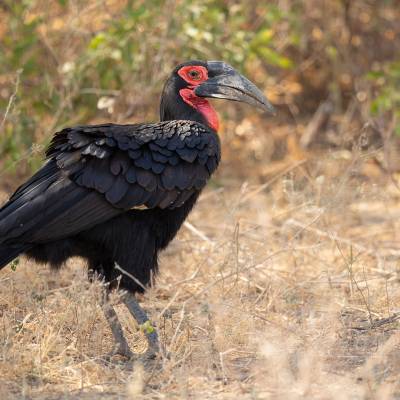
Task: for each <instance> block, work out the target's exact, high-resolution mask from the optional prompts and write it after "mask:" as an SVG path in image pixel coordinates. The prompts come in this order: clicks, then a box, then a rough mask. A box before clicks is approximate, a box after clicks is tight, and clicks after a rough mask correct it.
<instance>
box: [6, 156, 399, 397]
mask: <svg viewBox="0 0 400 400" xmlns="http://www.w3.org/2000/svg"><path fill="white" fill-rule="evenodd" d="M223 167H224V166H222V168H223ZM370 167H371V168H372V164H370V161H369V157H368V156H367V155H361V154H359V152H357V151H355V152H354V154H351V153H350V152H346V153H343V152H338V153H330V154H324V155H321V156H320V157H318V158H316V159H314V160H308V161H306V162H297V163H293V164H288V165H287V168H286V170H284V171H283V172H281V173H280V174H275V175H274V177H273V178H274V179H272V180H271V183H269V184H268V183H267V184H265V185H263V186H260V185H252V184H250V183H243V182H238V181H228V180H225V181H226V182H228V183H226V184H225V185H224V186H223V188H218V189H215V188H213V187H212V186H210V188H209V189H208V190H207V191H205V193H204V194H203V196H202V197H201V199H200V201H199V203H198V205H197V207H196V209H195V211H194V212H193V213H192V214H191V215H190V218H189V220H188V224H186V225H185V226H184V227H183V228H182V230H181V232H180V233H179V235H178V237H177V238H176V240H175V241H174V242H173V244H172V245H171V246H170V247H169V248H168V249H167V251H166V252H165V253H163V255H162V257H161V260H160V264H161V272H160V275H159V277H158V279H157V284H156V286H155V287H154V288H153V289H151V290H149V291H148V292H147V294H146V295H145V296H144V297H143V298H142V305H143V306H144V307H145V308H146V309H147V310H148V311H149V312H150V314H151V315H152V318H153V320H154V322H155V323H156V325H157V327H158V330H159V332H160V337H161V340H162V343H163V346H164V349H165V351H164V353H163V354H162V355H161V357H160V360H159V362H158V364H157V365H155V366H154V370H144V369H143V367H142V366H141V365H138V364H133V363H132V362H124V361H123V360H121V359H113V360H112V361H111V362H110V361H106V360H105V358H104V357H105V355H106V354H107V352H108V351H110V350H111V347H112V343H113V341H112V337H111V332H110V331H109V329H108V326H107V323H106V321H105V320H104V318H103V315H102V312H101V309H100V306H99V297H100V292H101V284H100V283H94V284H89V283H88V282H87V280H86V272H85V269H84V268H82V262H81V261H80V260H77V259H74V260H71V261H70V262H69V263H68V265H67V266H66V268H64V269H63V270H62V271H61V272H60V273H54V272H50V271H49V270H48V268H47V267H45V266H39V265H35V264H34V263H32V262H30V261H26V260H21V262H20V263H19V264H18V265H17V266H16V267H15V268H14V269H15V270H13V269H12V268H11V267H10V266H9V267H7V268H5V269H4V270H3V271H1V273H0V324H1V325H0V326H1V329H0V398H2V399H13V398H18V399H19V398H29V399H30V398H33V399H75V398H76V399H102V398H105V399H106V398H107V399H121V398H123V399H124V398H127V399H141V398H143V399H184V398H190V399H211V398H212V399H231V398H238V399H269V398H271V399H300V398H307V399H392V398H398V397H399V396H400V331H399V319H398V318H399V317H400V308H399V304H400V289H399V287H400V282H399V278H400V270H399V258H400V245H399V243H400V241H399V239H400V237H399V235H400V234H399V232H400V229H399V228H400V222H399V221H400V218H399V216H400V208H399V198H400V190H399V188H398V187H397V186H396V184H395V182H394V181H393V180H391V179H388V178H387V179H386V178H385V177H384V176H383V175H382V176H380V177H379V178H378V179H374V180H373V179H371V178H370V177H369V174H368V173H366V172H365V171H368V168H370ZM249 175H250V173H249ZM222 181H224V180H222ZM114 300H115V299H114ZM119 311H120V314H121V316H126V315H127V314H126V313H125V312H124V310H123V308H122V307H121V309H120V310H119ZM126 329H127V333H128V336H129V341H130V344H131V345H132V347H133V348H134V349H136V350H137V351H141V350H142V349H143V347H144V345H145V344H144V341H143V337H142V336H141V334H140V333H138V332H137V329H136V328H135V326H134V325H133V323H132V321H130V320H127V321H126ZM167 354H168V355H167Z"/></svg>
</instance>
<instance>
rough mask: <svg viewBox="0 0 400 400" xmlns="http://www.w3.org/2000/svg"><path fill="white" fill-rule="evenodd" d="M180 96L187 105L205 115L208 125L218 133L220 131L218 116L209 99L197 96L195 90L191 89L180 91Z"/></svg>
mask: <svg viewBox="0 0 400 400" xmlns="http://www.w3.org/2000/svg"><path fill="white" fill-rule="evenodd" d="M179 94H180V95H181V97H182V99H183V101H184V102H185V103H187V104H189V105H190V106H191V107H193V108H194V109H195V110H197V111H198V112H199V113H200V114H201V115H203V117H204V118H205V120H206V121H207V124H208V125H209V126H210V127H211V128H212V129H214V130H215V131H216V132H218V129H219V120H218V115H217V112H216V111H215V110H214V108H213V107H212V106H211V104H210V103H209V102H208V100H207V99H205V98H204V97H199V96H196V95H195V94H194V89H189V88H185V89H181V90H180V91H179Z"/></svg>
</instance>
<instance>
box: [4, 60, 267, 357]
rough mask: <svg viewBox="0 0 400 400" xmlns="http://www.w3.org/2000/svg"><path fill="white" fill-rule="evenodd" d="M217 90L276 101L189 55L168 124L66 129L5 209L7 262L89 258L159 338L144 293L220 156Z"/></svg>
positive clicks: (175, 77) (164, 109)
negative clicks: (141, 301) (141, 300)
mask: <svg viewBox="0 0 400 400" xmlns="http://www.w3.org/2000/svg"><path fill="white" fill-rule="evenodd" d="M207 98H220V99H227V100H234V101H240V102H245V103H248V104H251V105H253V106H256V107H259V108H261V109H263V110H264V111H269V112H272V111H273V107H272V106H271V104H270V103H269V102H268V100H267V99H266V98H265V96H264V95H263V94H262V93H261V91H260V90H259V89H257V87H256V86H255V85H254V84H253V83H251V82H250V81H249V80H248V79H246V78H245V77H244V76H242V75H240V74H239V73H238V72H236V71H235V70H234V69H233V68H232V67H231V66H229V65H228V64H226V63H224V62H221V61H208V62H203V61H189V62H185V63H183V64H181V65H178V66H177V67H176V68H175V69H174V70H173V72H172V74H171V76H170V77H169V79H168V80H167V82H166V84H165V86H164V89H163V92H162V96H161V104H160V120H161V122H158V123H152V124H133V125H116V124H102V125H88V126H77V127H74V128H66V129H63V130H62V131H60V132H57V133H56V134H55V135H54V137H53V139H52V142H51V144H50V146H49V147H48V149H47V151H46V161H45V163H44V165H43V166H42V168H41V169H40V170H39V171H38V172H36V174H34V175H33V176H32V177H31V178H30V179H29V180H28V181H27V182H26V183H24V184H23V185H22V186H20V187H19V188H18V189H17V190H16V192H15V193H14V194H13V195H12V196H11V198H10V199H9V201H8V202H7V203H6V204H5V205H4V206H3V207H2V208H1V209H0V268H2V267H4V266H5V265H6V264H7V263H9V262H10V261H12V260H13V259H14V258H16V257H17V256H18V255H20V254H22V253H23V254H25V255H26V256H28V257H30V258H32V259H34V260H35V261H37V262H41V263H49V264H50V265H51V266H52V267H53V268H59V267H60V266H61V265H62V264H63V263H64V262H65V261H66V260H67V259H68V258H69V257H72V256H81V257H83V258H85V259H86V260H87V262H88V267H89V271H92V272H95V273H97V274H98V275H100V276H102V277H103V278H104V279H105V281H106V282H108V283H109V287H110V288H113V287H119V288H122V289H124V290H125V291H126V292H125V295H124V297H123V299H124V300H123V301H124V302H125V304H126V305H127V307H128V310H129V311H130V312H131V314H132V315H133V316H134V318H135V319H136V320H137V321H138V323H139V324H141V325H143V326H144V327H146V326H147V328H149V329H147V330H146V329H145V332H146V334H147V338H148V340H149V350H148V354H150V355H154V353H155V352H157V351H158V338H157V334H156V332H155V331H154V330H153V329H152V327H151V325H149V324H150V322H149V320H148V318H147V316H146V314H145V312H144V311H143V310H142V309H141V308H140V306H139V305H138V303H137V302H136V300H135V298H134V293H135V292H143V291H144V290H145V288H146V286H147V285H148V284H149V282H150V277H151V274H152V273H155V272H156V271H157V268H158V265H157V255H158V252H159V251H160V250H162V249H164V248H165V247H166V246H167V245H168V243H169V242H170V241H171V240H172V239H173V238H174V236H175V235H176V233H177V231H178V230H179V228H180V226H181V225H182V223H183V221H184V220H185V218H186V217H187V215H188V214H189V212H190V211H191V209H192V208H193V206H194V204H195V203H196V200H197V198H198V197H199V194H200V192H201V190H202V189H203V188H204V186H205V185H206V183H207V180H208V179H209V178H210V176H211V174H212V173H213V172H214V171H215V169H216V168H217V166H218V163H219V161H220V156H221V149H220V141H219V138H218V136H217V131H218V117H217V114H216V112H215V110H214V109H213V108H212V106H211V105H210V103H209V102H208V100H207ZM104 310H105V314H106V317H107V320H108V321H109V323H110V327H111V329H112V332H113V335H114V338H115V340H116V342H117V344H118V346H117V350H118V352H120V353H122V354H125V355H128V356H131V355H132V353H131V352H130V350H129V346H128V344H127V342H126V340H125V338H124V336H123V333H122V328H121V325H120V323H119V321H118V319H117V318H116V314H115V311H114V310H113V308H112V307H111V306H109V305H105V306H104Z"/></svg>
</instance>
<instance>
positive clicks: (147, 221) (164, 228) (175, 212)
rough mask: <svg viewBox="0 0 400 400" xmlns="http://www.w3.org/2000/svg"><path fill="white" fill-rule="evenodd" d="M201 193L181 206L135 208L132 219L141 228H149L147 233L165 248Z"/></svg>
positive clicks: (156, 243) (158, 247) (157, 244)
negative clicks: (172, 207)
mask: <svg viewBox="0 0 400 400" xmlns="http://www.w3.org/2000/svg"><path fill="white" fill-rule="evenodd" d="M198 196H199V193H195V194H193V196H192V197H191V198H189V199H188V200H187V201H186V202H185V203H184V204H183V205H182V206H181V207H177V208H174V209H159V208H155V209H150V210H143V211H141V210H133V211H132V212H131V218H132V221H135V224H136V225H137V223H138V222H139V226H137V228H139V230H147V233H148V234H149V235H151V236H152V237H153V238H154V239H155V245H156V248H157V249H158V250H160V249H163V248H165V247H166V246H167V245H168V244H169V242H170V241H171V240H172V239H173V238H174V237H175V236H176V234H177V233H178V231H179V228H180V227H181V226H182V224H183V222H184V221H185V219H186V217H187V216H188V214H189V212H190V211H191V210H192V208H193V206H194V204H195V203H196V200H197V198H198Z"/></svg>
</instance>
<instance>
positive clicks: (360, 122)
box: [0, 0, 400, 191]
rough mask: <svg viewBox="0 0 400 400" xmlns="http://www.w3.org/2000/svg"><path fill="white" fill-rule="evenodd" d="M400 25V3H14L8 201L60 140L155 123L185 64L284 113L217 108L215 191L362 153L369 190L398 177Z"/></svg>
mask: <svg viewBox="0 0 400 400" xmlns="http://www.w3.org/2000/svg"><path fill="white" fill-rule="evenodd" d="M399 20H400V2H399V1H398V0H375V1H374V0H325V1H324V0H307V1H306V0H271V1H264V2H260V1H255V0H248V1H238V0H205V1H201V2H199V1H194V0H160V1H158V0H152V1H148V0H146V1H145V0H143V1H141V0H130V1H128V0H91V1H83V0H51V1H50V0H20V1H14V0H2V1H1V2H0V21H1V23H0V155H1V160H0V171H1V176H2V179H1V184H2V186H3V189H5V190H7V191H8V190H10V189H11V188H13V187H14V186H15V183H14V182H15V179H14V177H15V175H17V176H18V178H21V179H22V178H24V177H25V176H26V175H27V174H29V173H31V172H32V169H35V168H37V167H38V166H39V164H40V163H41V160H42V155H43V149H44V146H45V145H46V144H48V142H49V140H50V138H51V136H52V133H53V132H55V131H56V130H58V129H61V128H63V127H65V126H69V125H75V124H89V123H100V122H104V121H112V122H119V123H129V122H145V121H154V120H157V119H158V101H159V96H160V91H161V89H162V85H163V82H164V81H165V79H166V77H167V76H168V75H169V73H170V72H171V69H172V68H173V67H174V66H175V65H176V64H177V63H180V62H182V61H185V60H187V59H205V60H210V59H221V60H224V61H226V62H229V63H231V64H232V65H233V66H234V67H236V68H238V69H239V70H240V71H241V72H243V73H245V74H246V75H247V76H248V77H249V78H250V79H251V80H253V81H254V82H256V84H257V85H258V86H259V87H261V88H263V89H264V90H265V93H266V95H267V96H268V98H269V99H270V100H271V102H272V103H273V104H274V105H276V107H277V109H278V115H277V116H276V117H275V118H271V117H270V116H263V115H261V114H259V113H257V112H256V111H254V110H252V109H251V108H250V107H247V106H243V105H241V106H237V105H232V104H226V102H225V103H221V104H218V101H217V102H216V107H217V108H218V110H219V112H220V114H221V119H222V122H223V124H222V129H221V136H222V140H223V152H224V154H223V162H224V164H225V165H229V166H230V167H231V168H224V169H222V170H221V172H220V173H219V174H220V175H218V176H217V178H216V181H218V179H221V177H222V176H224V177H226V178H229V177H230V176H236V177H239V178H246V179H249V180H250V181H254V183H260V182H264V181H265V180H266V179H269V178H270V177H271V176H272V175H273V174H275V173H276V172H277V171H280V170H282V169H284V168H285V167H286V166H287V163H288V162H292V161H293V160H304V159H312V158H313V157H322V154H326V151H329V152H334V154H335V159H338V160H340V159H342V158H344V159H346V158H349V154H348V152H349V151H352V149H354V146H358V148H359V149H360V150H361V151H367V152H370V154H371V157H370V158H369V160H368V162H367V163H366V164H365V165H364V167H363V171H361V172H362V173H365V174H366V176H367V177H373V178H374V179H376V178H379V177H380V176H381V174H383V175H384V174H385V172H386V171H390V172H396V171H397V170H400V157H399V151H400V149H399V144H398V142H399V137H400V136H399V135H400V58H399V57H400V40H399V32H400V24H399ZM371 151H372V153H371ZM221 174H223V175H221Z"/></svg>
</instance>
